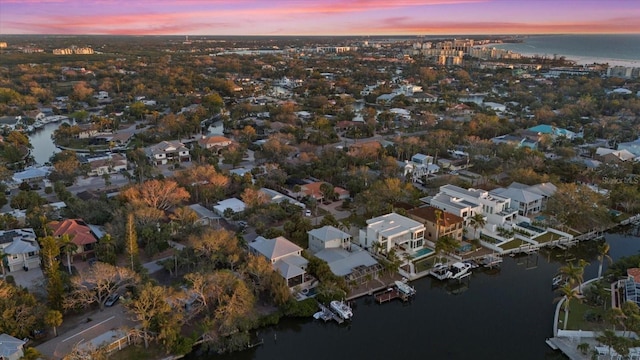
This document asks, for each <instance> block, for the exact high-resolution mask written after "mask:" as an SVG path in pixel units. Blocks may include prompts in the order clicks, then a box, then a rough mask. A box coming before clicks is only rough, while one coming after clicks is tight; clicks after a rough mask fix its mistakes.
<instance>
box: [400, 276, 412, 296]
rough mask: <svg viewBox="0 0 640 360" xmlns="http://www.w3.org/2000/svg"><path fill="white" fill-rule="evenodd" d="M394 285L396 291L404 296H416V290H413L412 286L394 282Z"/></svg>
mask: <svg viewBox="0 0 640 360" xmlns="http://www.w3.org/2000/svg"><path fill="white" fill-rule="evenodd" d="M395 285H396V287H397V288H398V290H399V291H400V292H401V293H403V294H404V295H407V296H413V295H415V294H416V289H414V288H413V287H412V286H410V285H409V284H407V283H405V282H402V281H397V280H396V282H395Z"/></svg>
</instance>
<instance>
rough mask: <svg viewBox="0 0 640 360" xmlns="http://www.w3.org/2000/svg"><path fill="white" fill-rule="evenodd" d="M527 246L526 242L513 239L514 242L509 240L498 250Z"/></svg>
mask: <svg viewBox="0 0 640 360" xmlns="http://www.w3.org/2000/svg"><path fill="white" fill-rule="evenodd" d="M527 244H529V243H528V242H526V241H523V240H520V239H514V240H511V241H509V242H506V243H504V244H502V245H500V248H501V249H503V250H511V249H516V248H519V247H520V246H522V245H527Z"/></svg>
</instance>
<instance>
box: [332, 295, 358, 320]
mask: <svg viewBox="0 0 640 360" xmlns="http://www.w3.org/2000/svg"><path fill="white" fill-rule="evenodd" d="M329 305H330V306H331V310H333V311H334V312H335V313H336V314H338V316H340V317H341V318H343V319H345V320H349V319H351V317H352V316H353V312H352V311H351V307H350V306H349V305H347V303H345V302H344V301H338V300H333V301H332V302H331V304H329Z"/></svg>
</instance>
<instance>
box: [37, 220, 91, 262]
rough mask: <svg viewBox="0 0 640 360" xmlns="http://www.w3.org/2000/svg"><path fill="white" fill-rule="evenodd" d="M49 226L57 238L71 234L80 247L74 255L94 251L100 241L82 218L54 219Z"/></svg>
mask: <svg viewBox="0 0 640 360" xmlns="http://www.w3.org/2000/svg"><path fill="white" fill-rule="evenodd" d="M48 227H49V229H50V230H51V231H52V232H53V234H52V235H53V236H54V237H56V238H59V237H61V236H63V235H69V238H70V239H71V241H72V242H73V243H74V244H75V245H76V246H77V247H78V248H77V250H76V251H75V253H74V255H83V256H84V255H86V254H87V253H91V252H93V250H94V247H95V244H96V243H97V242H98V236H96V234H95V233H94V232H93V230H92V229H91V227H90V226H89V225H87V223H85V222H84V220H82V219H65V220H62V221H52V222H50V223H49V224H48Z"/></svg>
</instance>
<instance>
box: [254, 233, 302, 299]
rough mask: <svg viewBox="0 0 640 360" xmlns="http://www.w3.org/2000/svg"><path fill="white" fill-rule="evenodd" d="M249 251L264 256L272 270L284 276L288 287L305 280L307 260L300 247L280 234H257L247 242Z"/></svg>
mask: <svg viewBox="0 0 640 360" xmlns="http://www.w3.org/2000/svg"><path fill="white" fill-rule="evenodd" d="M249 252H250V253H252V254H254V255H261V256H264V257H265V258H266V259H267V260H268V261H269V262H270V263H271V265H272V266H273V268H274V270H276V271H277V272H278V273H279V274H280V275H282V277H284V279H285V280H286V281H287V286H289V288H293V287H295V286H297V285H301V284H302V283H304V282H305V281H306V280H307V278H306V276H305V275H306V269H307V264H308V263H309V261H308V260H307V259H305V258H304V257H302V248H301V247H299V246H298V245H296V244H294V243H292V242H291V241H289V240H287V239H286V238H284V237H282V236H279V237H277V238H275V239H266V238H264V237H262V236H258V237H257V238H256V239H255V240H254V241H252V242H250V243H249Z"/></svg>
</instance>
